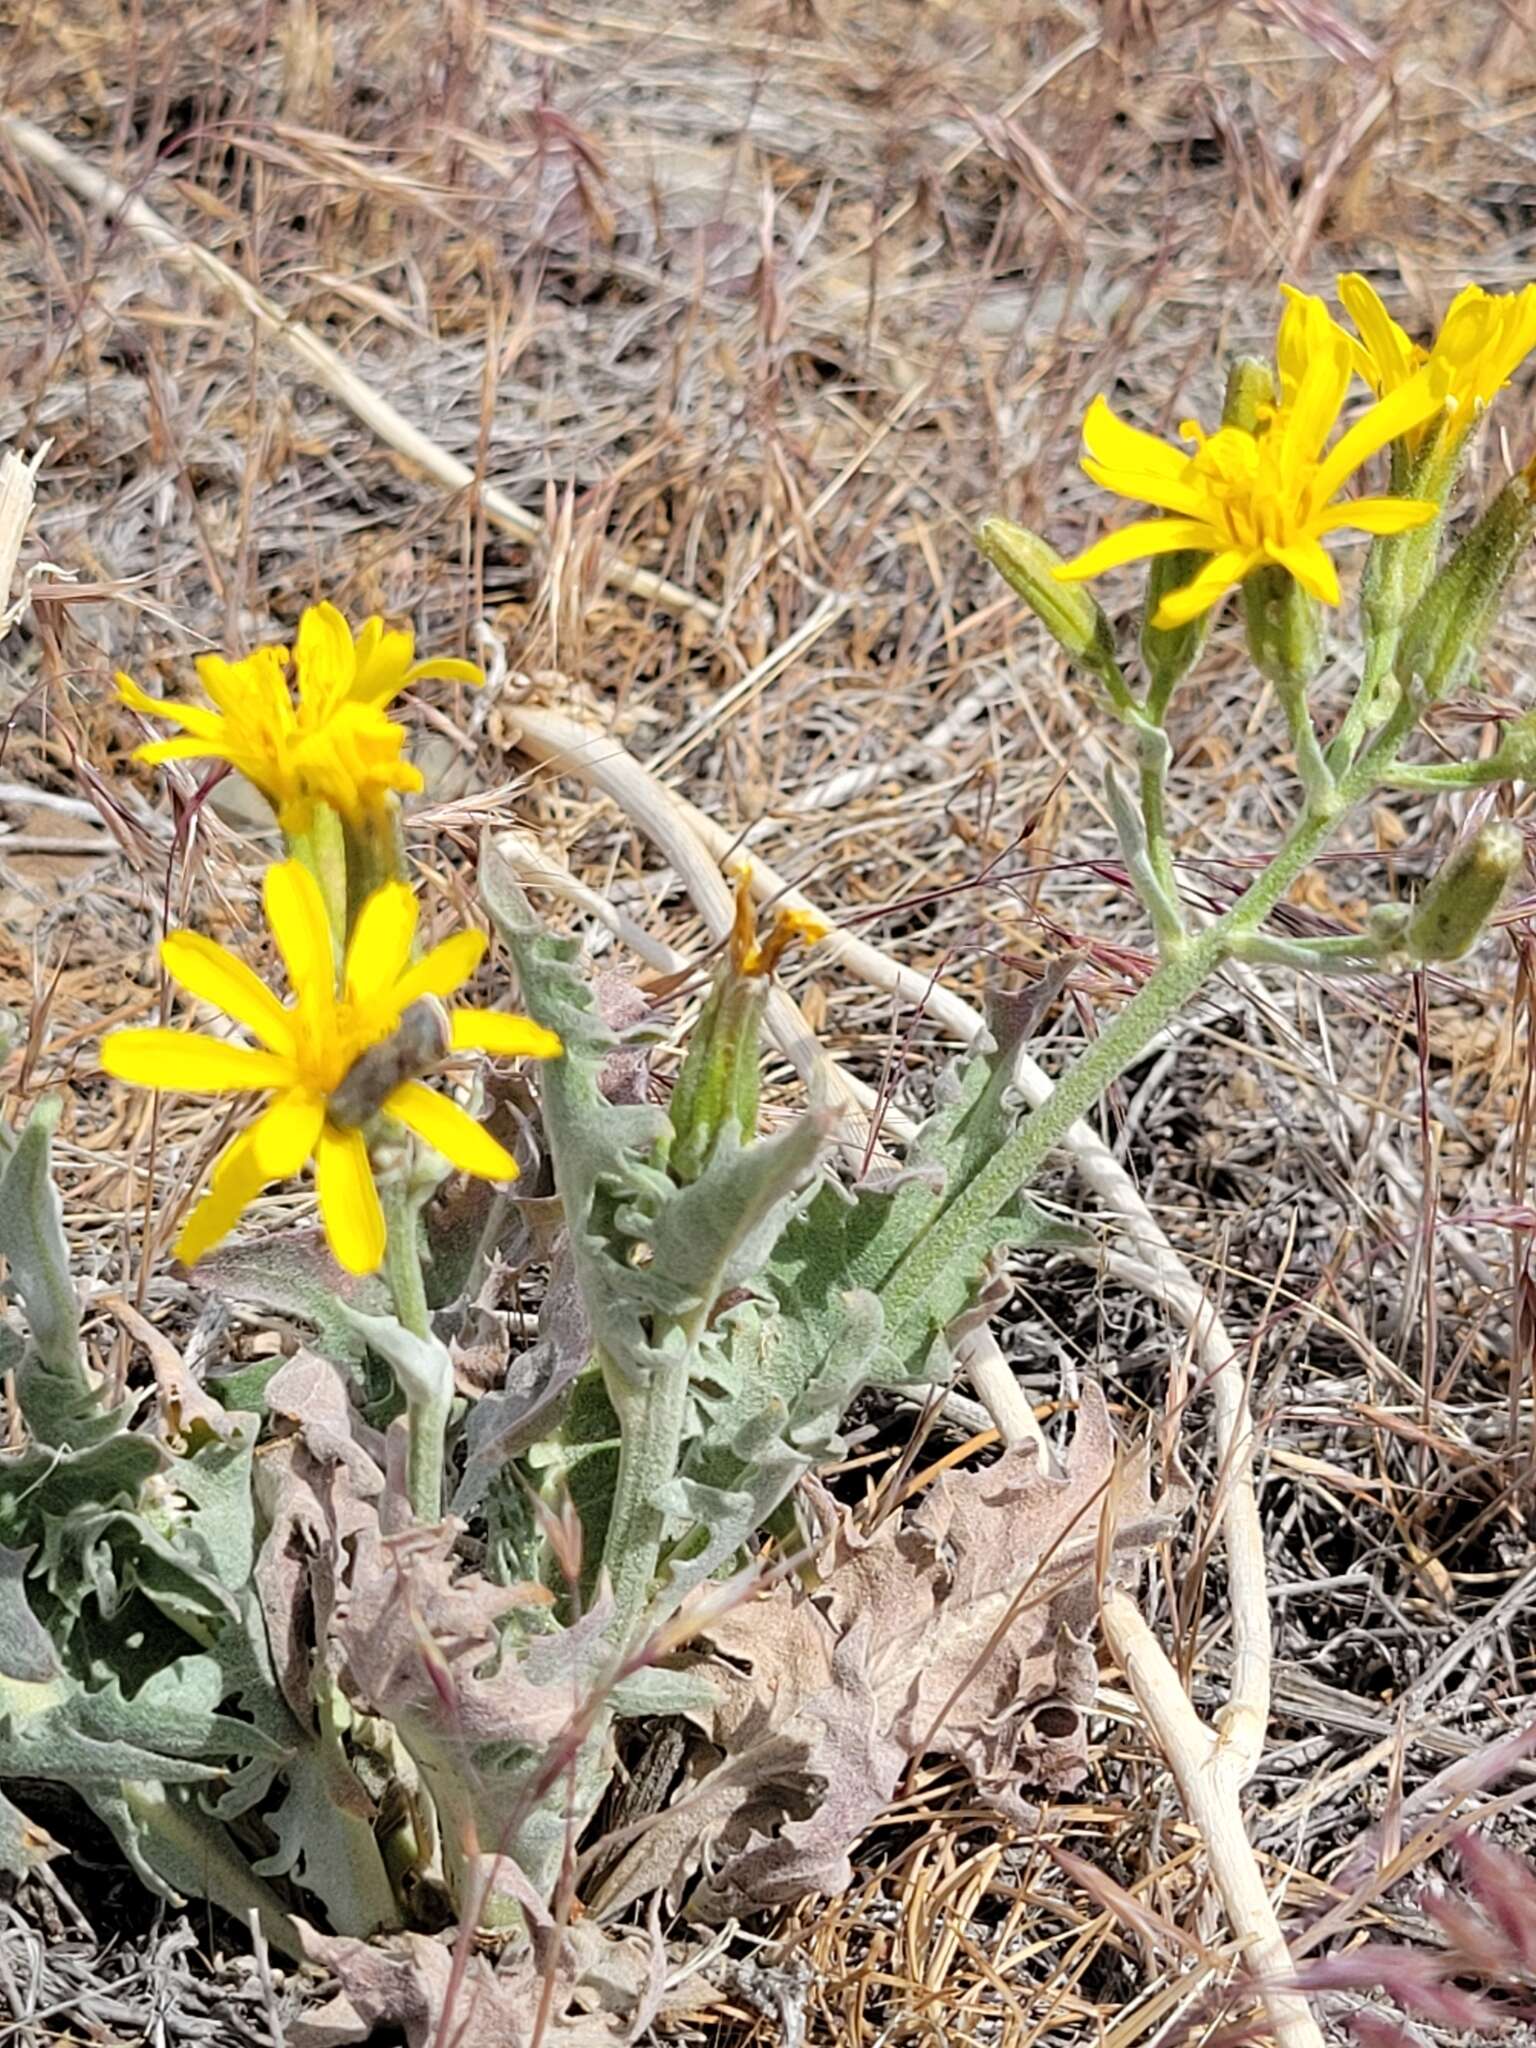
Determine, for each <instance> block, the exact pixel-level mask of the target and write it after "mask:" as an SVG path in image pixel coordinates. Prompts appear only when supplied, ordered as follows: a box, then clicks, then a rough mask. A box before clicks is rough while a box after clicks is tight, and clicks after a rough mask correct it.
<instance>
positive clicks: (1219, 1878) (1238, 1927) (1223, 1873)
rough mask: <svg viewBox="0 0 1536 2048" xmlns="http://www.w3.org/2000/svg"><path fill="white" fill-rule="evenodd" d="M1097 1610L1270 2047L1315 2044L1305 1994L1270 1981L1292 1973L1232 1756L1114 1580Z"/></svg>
mask: <svg viewBox="0 0 1536 2048" xmlns="http://www.w3.org/2000/svg"><path fill="white" fill-rule="evenodd" d="M1100 1613H1101V1615H1102V1617H1103V1622H1104V1634H1105V1637H1106V1639H1107V1641H1108V1643H1109V1646H1110V1648H1111V1649H1112V1650H1113V1651H1114V1653H1115V1657H1116V1660H1117V1661H1118V1663H1119V1665H1120V1668H1121V1669H1122V1670H1123V1671H1124V1673H1125V1675H1126V1677H1127V1678H1128V1679H1129V1680H1130V1682H1131V1690H1132V1692H1134V1693H1135V1695H1136V1703H1137V1705H1138V1706H1139V1707H1140V1708H1141V1711H1142V1713H1143V1715H1144V1716H1145V1717H1146V1721H1147V1725H1148V1727H1149V1728H1150V1729H1151V1730H1152V1734H1153V1737H1154V1739H1155V1741H1156V1743H1157V1746H1158V1748H1159V1749H1160V1750H1161V1751H1162V1753H1163V1755H1164V1756H1165V1757H1166V1758H1167V1760H1168V1767H1169V1769H1170V1770H1171V1771H1172V1772H1173V1775H1174V1780H1175V1782H1176V1783H1177V1785H1178V1788H1179V1797H1180V1798H1181V1799H1182V1800H1183V1802H1184V1811H1185V1812H1186V1813H1187V1814H1188V1816H1189V1818H1190V1820H1191V1821H1192V1822H1193V1823H1194V1825H1195V1826H1196V1827H1197V1828H1198V1829H1199V1831H1200V1837H1201V1840H1202V1841H1203V1842H1204V1843H1205V1853H1206V1858H1207V1860H1208V1861H1209V1863H1210V1866H1211V1881H1212V1883H1213V1884H1214V1885H1215V1887H1216V1889H1217V1891H1218V1892H1219V1893H1220V1895H1221V1903H1222V1905H1223V1906H1224V1907H1225V1909H1226V1914H1227V1919H1228V1920H1229V1922H1230V1923H1231V1926H1232V1931H1233V1933H1234V1934H1235V1935H1236V1936H1237V1939H1238V1943H1239V1945H1240V1947H1241V1948H1242V1951H1243V1959H1244V1961H1245V1962H1246V1964H1247V1966H1248V1968H1249V1970H1250V1971H1251V1972H1252V1974H1253V1977H1254V1979H1255V1980H1256V1982H1257V1983H1258V1984H1259V1986H1260V1987H1261V1988H1263V1992H1264V2004H1265V2007H1266V2009H1267V2010H1268V2013H1269V2022H1270V2025H1271V2027H1272V2028H1273V2029H1274V2035H1275V2040H1276V2041H1277V2042H1278V2043H1279V2048H1323V2036H1322V2033H1321V2031H1320V2029H1319V2027H1318V2024H1317V2022H1316V2020H1314V2019H1313V2017H1312V2014H1311V2012H1310V2011H1309V2009H1308V2006H1307V2002H1306V2000H1305V1999H1304V1998H1303V1997H1302V1996H1301V1994H1300V1993H1299V1992H1295V1991H1287V1990H1283V1989H1281V1988H1280V1987H1281V1986H1282V1985H1283V1984H1285V1982H1286V1981H1287V1980H1288V1979H1289V1978H1291V1977H1292V1976H1293V1975H1294V1971H1293V1968H1292V1964H1291V1957H1290V1951H1289V1950H1288V1949H1287V1947H1286V1945H1285V1936H1284V1935H1283V1934H1282V1933H1281V1932H1280V1923H1279V1921H1278V1920H1277V1919H1276V1918H1275V1909H1274V1905H1273V1903H1272V1902H1271V1900H1270V1896H1269V1893H1268V1891H1267V1890H1266V1889H1265V1885H1264V1879H1263V1876H1262V1874H1261V1872H1260V1870H1259V1866H1258V1860H1257V1858H1256V1857H1255V1855H1254V1853H1253V1845H1252V1843H1251V1842H1250V1841H1249V1840H1248V1835H1247V1831H1246V1830H1245V1829H1244V1827H1243V1813H1242V1801H1241V1798H1240V1794H1241V1791H1242V1779H1241V1777H1240V1775H1239V1771H1240V1764H1239V1760H1238V1759H1237V1757H1236V1756H1235V1755H1234V1753H1233V1751H1232V1750H1231V1749H1230V1748H1229V1747H1228V1746H1226V1745H1225V1744H1224V1742H1223V1741H1222V1738H1221V1736H1219V1735H1213V1734H1212V1733H1211V1731H1210V1729H1209V1728H1207V1727H1206V1725H1205V1723H1204V1722H1203V1721H1202V1720H1201V1719H1200V1716H1199V1715H1198V1714H1197V1713H1196V1712H1195V1710H1194V1708H1193V1707H1192V1706H1191V1705H1190V1703H1189V1699H1188V1697H1187V1695H1186V1694H1185V1691H1184V1688H1183V1686H1182V1685H1180V1683H1179V1679H1178V1673H1177V1672H1176V1671H1175V1670H1174V1668H1173V1666H1172V1665H1171V1664H1170V1663H1169V1662H1168V1659H1167V1656H1166V1655H1165V1654H1164V1651H1163V1647H1162V1645H1161V1643H1159V1641H1158V1640H1157V1637H1156V1636H1155V1635H1153V1633H1152V1631H1151V1629H1150V1628H1148V1626H1147V1624H1146V1621H1145V1620H1144V1619H1143V1617H1142V1614H1141V1610H1140V1609H1139V1608H1138V1607H1137V1605H1136V1603H1135V1601H1134V1600H1132V1599H1131V1598H1130V1597H1129V1595H1128V1594H1126V1593H1124V1592H1122V1591H1121V1590H1120V1589H1119V1588H1118V1587H1111V1588H1110V1589H1109V1590H1108V1591H1107V1592H1106V1593H1105V1595H1104V1599H1103V1603H1102V1605H1101V1608H1100Z"/></svg>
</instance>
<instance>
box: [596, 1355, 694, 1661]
mask: <svg viewBox="0 0 1536 2048" xmlns="http://www.w3.org/2000/svg"><path fill="white" fill-rule="evenodd" d="M693 1349H694V1347H693V1345H692V1343H691V1342H684V1343H682V1344H678V1345H677V1346H676V1351H675V1354H674V1355H671V1356H668V1357H666V1358H664V1359H662V1360H661V1361H660V1362H659V1363H658V1364H657V1365H656V1366H655V1367H654V1368H653V1369H652V1370H651V1372H650V1373H649V1374H647V1376H646V1378H645V1381H644V1383H643V1384H636V1383H635V1382H634V1381H632V1380H631V1379H629V1378H628V1377H627V1376H626V1375H625V1374H623V1373H622V1372H620V1371H619V1369H618V1368H617V1367H616V1366H614V1365H613V1364H612V1363H611V1362H610V1361H609V1360H608V1359H606V1358H605V1359H604V1360H603V1361H602V1367H603V1382H604V1385H605V1386H606V1387H607V1389H608V1398H609V1400H610V1401H611V1402H612V1403H613V1408H614V1413H615V1414H616V1415H617V1416H618V1418H619V1425H620V1431H621V1441H620V1446H619V1471H618V1478H617V1480H616V1482H615V1484H614V1490H613V1507H612V1510H611V1512H610V1515H609V1519H608V1534H607V1537H606V1539H605V1541H604V1543H603V1569H604V1570H605V1572H606V1573H607V1575H608V1580H609V1583H610V1585H611V1586H612V1588H613V1623H612V1634H613V1640H614V1642H615V1643H616V1644H617V1645H618V1646H619V1648H620V1649H623V1650H627V1649H629V1648H631V1647H632V1645H631V1641H630V1638H631V1637H632V1636H633V1634H634V1631H635V1629H636V1627H637V1625H638V1624H639V1623H640V1621H641V1620H642V1619H643V1618H644V1615H645V1612H646V1609H647V1608H648V1607H649V1606H650V1603H651V1595H652V1592H653V1590H654V1588H655V1582H656V1567H657V1565H658V1563H659V1562H660V1558H661V1545H662V1538H663V1535H664V1533H665V1528H666V1516H665V1514H664V1512H663V1510H662V1508H661V1506H660V1504H659V1497H660V1495H661V1492H662V1489H663V1488H664V1487H666V1486H667V1485H668V1484H669V1483H670V1482H671V1480H672V1479H673V1478H674V1477H675V1476H676V1473H677V1463H678V1457H679V1454H680V1452H681V1449H682V1441H683V1427H684V1424H685V1423H686V1421H687V1417H688V1381H689V1373H690V1369H691V1367H692V1365H693Z"/></svg>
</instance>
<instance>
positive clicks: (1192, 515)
mask: <svg viewBox="0 0 1536 2048" xmlns="http://www.w3.org/2000/svg"><path fill="white" fill-rule="evenodd" d="M1275 361H1276V368H1277V369H1278V371H1279V378H1280V398H1279V403H1278V404H1277V405H1275V406H1274V407H1272V408H1270V409H1268V411H1267V413H1266V415H1265V416H1264V417H1263V418H1262V419H1261V420H1260V423H1259V425H1258V428H1257V430H1256V431H1255V432H1253V433H1249V432H1247V431H1246V430H1245V429H1243V428H1241V427H1222V428H1220V429H1218V431H1217V432H1216V433H1214V434H1210V435H1207V434H1205V433H1204V432H1203V431H1202V430H1201V428H1200V427H1199V426H1198V425H1197V424H1196V423H1195V422H1194V421H1193V420H1186V421H1185V422H1184V424H1183V426H1182V428H1181V429H1180V432H1181V434H1182V436H1183V438H1184V439H1185V440H1187V441H1190V442H1191V443H1193V449H1194V452H1193V453H1192V454H1186V453H1185V452H1184V451H1183V450H1182V449H1179V448H1175V447H1172V446H1171V445H1170V444H1169V443H1168V442H1166V441H1159V440H1157V439H1156V438H1155V437H1154V436H1153V435H1151V434H1146V433H1142V432H1141V431H1140V430H1139V429H1138V428H1136V427H1130V426H1127V425H1126V424H1125V423H1124V422H1123V421H1121V420H1118V419H1116V418H1115V416H1114V414H1113V413H1112V412H1111V411H1110V409H1109V407H1108V406H1107V405H1106V404H1105V402H1104V400H1103V399H1102V398H1096V399H1095V400H1094V402H1093V404H1092V405H1091V406H1090V407H1089V409H1088V417H1087V419H1086V420H1085V421H1084V423H1083V441H1084V444H1085V446H1086V447H1087V450H1088V453H1087V455H1086V457H1085V458H1084V461H1083V468H1084V469H1085V470H1086V471H1087V472H1088V474H1089V476H1091V477H1092V478H1093V480H1094V481H1095V483H1098V484H1102V485H1103V487H1104V488H1105V489H1106V490H1108V491H1113V492H1114V493H1115V494H1116V495H1117V496H1118V497H1122V498H1134V499H1139V500H1141V501H1142V502H1143V503H1146V504H1149V505H1156V506H1159V507H1161V508H1162V510H1163V511H1165V512H1167V513H1169V514H1171V515H1172V516H1171V517H1169V518H1165V519H1138V520H1134V521H1133V522H1132V523H1131V524H1130V525H1129V526H1125V527H1122V528H1121V529H1120V530H1119V531H1118V532H1117V533H1110V534H1106V535H1105V536H1104V538H1103V539H1102V540H1099V541H1096V542H1095V543H1094V545H1093V546H1092V547H1090V548H1088V549H1086V550H1085V551H1084V552H1083V553H1082V554H1080V555H1078V556H1077V557H1076V558H1075V559H1074V560H1073V561H1070V562H1066V563H1063V564H1062V566H1061V567H1060V568H1059V569H1058V570H1057V571H1056V572H1055V573H1056V574H1057V576H1059V577H1060V578H1061V579H1062V580H1063V581H1064V582H1072V581H1079V582H1080V581H1084V580H1086V579H1087V578H1088V577H1090V576H1099V575H1102V574H1103V572H1104V571H1105V570H1106V569H1113V568H1118V567H1119V566H1120V564H1122V563H1124V562H1133V561H1137V560H1140V559H1142V558H1144V557H1147V556H1151V555H1166V554H1175V553H1177V552H1179V551H1181V550H1185V549H1187V550H1191V551H1193V552H1195V553H1198V554H1202V555H1206V556H1208V557H1209V559H1208V560H1207V561H1206V562H1205V564H1204V566H1203V567H1202V568H1201V569H1200V571H1199V572H1198V574H1197V575H1196V576H1195V577H1194V579H1193V581H1192V582H1190V583H1187V584H1185V585H1184V586H1183V587H1182V589H1178V590H1174V591H1170V592H1169V593H1168V594H1167V596H1165V597H1164V598H1163V600H1162V602H1161V604H1160V605H1159V606H1158V608H1157V612H1156V615H1155V616H1154V618H1153V621H1152V623H1153V625H1154V626H1156V627H1158V628H1159V629H1161V630H1163V631H1167V630H1168V629H1170V628H1172V627H1175V626H1182V625H1185V624H1187V623H1188V621H1189V620H1191V619H1194V618H1198V617H1199V616H1200V614H1201V613H1202V612H1206V611H1209V610H1210V608H1211V606H1212V605H1214V604H1215V603H1217V601H1218V600H1219V599H1220V598H1221V597H1223V596H1224V595H1225V593H1226V592H1227V591H1228V590H1231V589H1233V588H1234V587H1235V586H1236V585H1237V584H1240V583H1241V582H1242V581H1243V579H1244V578H1245V577H1246V576H1248V575H1250V574H1251V573H1252V572H1253V570H1255V569H1256V568H1258V567H1259V566H1260V564H1261V563H1265V562H1273V563H1275V564H1277V565H1278V566H1279V567H1280V568H1283V569H1287V570H1289V571H1290V573H1291V574H1292V575H1293V576H1294V577H1295V578H1296V581H1297V582H1298V583H1299V584H1300V585H1301V586H1302V588H1303V589H1304V590H1307V591H1310V592H1311V594H1312V595H1313V596H1314V597H1317V598H1320V599H1321V600H1322V601H1323V602H1324V603H1325V604H1337V603H1338V602H1339V579H1338V575H1337V572H1336V571H1335V569H1334V566H1333V563H1332V561H1331V560H1330V559H1329V556H1328V554H1327V552H1326V550H1325V549H1324V547H1323V540H1324V538H1325V537H1326V536H1327V535H1329V534H1331V533H1336V532H1337V531H1339V529H1340V528H1342V527H1354V528H1356V529H1358V530H1359V531H1361V532H1364V533H1402V532H1405V531H1406V530H1407V529H1408V528H1410V527H1415V526H1423V525H1425V524H1427V522H1428V521H1429V520H1431V519H1433V518H1434V516H1435V509H1436V508H1435V507H1434V506H1433V505H1432V504H1428V503H1424V502H1421V501H1419V500H1417V499H1413V498H1345V499H1340V498H1339V495H1338V494H1339V492H1340V490H1341V489H1342V488H1343V486H1344V484H1345V483H1346V481H1347V480H1348V479H1349V478H1350V477H1351V476H1352V475H1353V474H1354V472H1355V471H1356V470H1357V469H1359V468H1360V466H1361V464H1362V463H1364V462H1367V461H1368V460H1369V459H1370V457H1371V456H1373V455H1374V454H1376V453H1377V451H1378V450H1379V449H1382V448H1384V447H1386V446H1387V444H1388V443H1389V442H1391V441H1395V440H1396V439H1398V437H1399V436H1400V435H1402V434H1404V433H1407V432H1409V431H1410V430H1411V429H1412V428H1414V427H1416V426H1418V425H1420V424H1421V423H1422V422H1423V421H1424V420H1426V419H1428V418H1430V417H1431V415H1432V414H1434V413H1435V412H1437V411H1438V410H1439V409H1440V406H1441V404H1442V403H1443V389H1444V386H1443V380H1441V379H1440V378H1438V377H1437V375H1436V373H1435V372H1434V371H1433V370H1424V371H1422V372H1420V373H1419V374H1418V375H1416V376H1414V377H1410V378H1409V379H1407V380H1406V381H1405V382H1404V383H1403V384H1401V385H1400V386H1398V387H1397V388H1396V389H1394V390H1392V391H1391V392H1389V393H1388V394H1387V395H1386V396H1384V397H1383V398H1382V399H1381V400H1380V402H1379V403H1378V404H1376V405H1374V406H1372V408H1371V410H1370V411H1369V412H1368V413H1366V414H1365V416H1364V417H1363V418H1362V419H1359V420H1357V421H1356V422H1355V424H1354V425H1353V426H1352V427H1350V428H1348V429H1347V430H1346V432H1344V433H1343V434H1341V435H1340V436H1339V438H1338V440H1337V441H1335V443H1334V444H1333V447H1332V448H1331V449H1329V450H1327V452H1326V453H1325V452H1324V446H1325V443H1326V442H1327V440H1328V436H1329V435H1330V434H1331V433H1332V431H1333V429H1334V427H1335V425H1336V424H1337V421H1338V417H1339V411H1340V408H1341V407H1342V406H1343V403H1344V397H1345V393H1346V391H1347V390H1348V388H1349V379H1350V372H1351V368H1352V363H1351V357H1350V350H1349V342H1348V337H1347V336H1346V335H1344V333H1343V332H1342V330H1341V329H1339V328H1338V327H1336V326H1335V325H1334V323H1333V322H1332V320H1330V319H1329V317H1328V313H1327V309H1326V308H1325V307H1324V306H1323V305H1322V302H1321V301H1320V300H1318V299H1307V298H1305V297H1304V296H1303V295H1302V294H1301V293H1296V294H1294V295H1293V296H1292V299H1291V301H1290V303H1289V304H1288V306H1287V308H1286V311H1285V315H1284V317H1283V318H1282V320H1281V323H1280V333H1279V337H1278V339H1277V344H1276V349H1275Z"/></svg>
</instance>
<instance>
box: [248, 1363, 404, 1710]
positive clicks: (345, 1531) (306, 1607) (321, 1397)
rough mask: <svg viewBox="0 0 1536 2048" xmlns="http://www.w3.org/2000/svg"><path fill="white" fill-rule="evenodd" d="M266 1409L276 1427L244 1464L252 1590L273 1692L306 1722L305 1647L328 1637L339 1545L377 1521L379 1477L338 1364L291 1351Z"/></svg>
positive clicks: (342, 1562) (310, 1654)
mask: <svg viewBox="0 0 1536 2048" xmlns="http://www.w3.org/2000/svg"><path fill="white" fill-rule="evenodd" d="M267 1406H268V1409H269V1411H270V1413H271V1416H272V1421H273V1425H274V1427H275V1429H276V1430H277V1432H278V1434H277V1436H276V1437H275V1439H274V1440H273V1441H272V1442H271V1443H270V1444H268V1445H266V1446H265V1447H264V1448H263V1450H262V1452H261V1454H260V1455H259V1456H258V1458H257V1459H256V1462H255V1468H254V1469H255V1473H256V1499H257V1504H258V1506H259V1507H260V1509H261V1513H262V1519H263V1521H264V1522H265V1524H266V1529H267V1534H266V1536H265V1537H264V1539H263V1541H262V1545H261V1549H260V1551H259V1553H258V1554H257V1558H256V1573H255V1577H256V1592H257V1597H258V1598H259V1600H260V1601H261V1610H262V1613H263V1615H264V1616H265V1617H266V1624H267V1637H268V1640H269V1641H270V1643H271V1645H272V1657H273V1661H274V1663H275V1665H276V1667H277V1676H278V1683H279V1684H280V1685H281V1687H282V1690H283V1697H284V1698H285V1699H286V1700H287V1702H288V1704H289V1706H290V1707H292V1709H293V1711H294V1713H295V1714H296V1715H297V1716H298V1718H299V1720H300V1722H301V1723H302V1725H303V1726H305V1727H308V1726H309V1724H310V1722H311V1720H312V1718H313V1713H314V1698H313V1690H312V1684H311V1667H312V1664H313V1661H314V1657H315V1655H316V1649H315V1646H316V1645H317V1644H318V1645H321V1646H323V1645H324V1644H325V1643H326V1641H327V1639H328V1637H329V1635H330V1629H331V1623H332V1620H333V1618H334V1616H335V1613H336V1609H337V1605H338V1602H339V1599H340V1596H341V1589H342V1586H343V1584H344V1581H345V1578H346V1575H347V1572H348V1571H349V1569H350V1566H351V1556H350V1551H349V1548H348V1546H349V1545H350V1543H351V1541H352V1539H353V1538H354V1537H355V1536H357V1535H358V1533H359V1532H360V1531H362V1530H364V1529H368V1528H375V1529H376V1528H377V1526H378V1514H379V1501H380V1499H381V1497H382V1495H383V1492H384V1474H383V1472H382V1471H381V1470H380V1468H379V1464H378V1462H377V1461H376V1459H375V1458H374V1457H373V1456H371V1455H370V1452H369V1451H368V1450H367V1449H365V1448H364V1447H363V1445H362V1444H360V1443H359V1442H358V1441H357V1437H358V1434H359V1433H366V1434H371V1432H363V1426H362V1424H361V1422H360V1420H359V1418H358V1417H357V1416H356V1415H355V1414H354V1412H353V1410H352V1406H351V1403H350V1402H349V1400H348V1398H347V1387H346V1382H345V1380H344V1379H343V1378H342V1375H341V1372H340V1370H339V1369H338V1368H337V1367H336V1366H334V1365H333V1364H332V1363H331V1361H330V1360H329V1359H327V1358H321V1357H320V1356H319V1354H318V1353H317V1352H313V1351H300V1352H297V1353H296V1354H295V1355H294V1357H292V1358H291V1359H290V1360H289V1361H288V1363H287V1364H286V1365H283V1366H280V1367H279V1368H278V1370H277V1371H276V1372H275V1373H274V1374H273V1376H272V1378H271V1379H270V1380H269V1381H268V1383H267ZM322 1654H323V1650H322Z"/></svg>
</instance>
